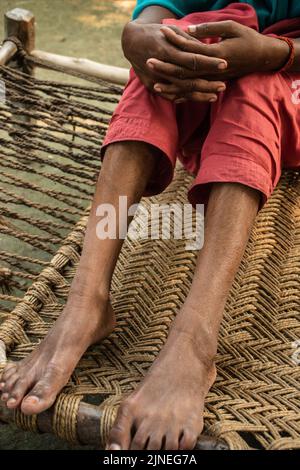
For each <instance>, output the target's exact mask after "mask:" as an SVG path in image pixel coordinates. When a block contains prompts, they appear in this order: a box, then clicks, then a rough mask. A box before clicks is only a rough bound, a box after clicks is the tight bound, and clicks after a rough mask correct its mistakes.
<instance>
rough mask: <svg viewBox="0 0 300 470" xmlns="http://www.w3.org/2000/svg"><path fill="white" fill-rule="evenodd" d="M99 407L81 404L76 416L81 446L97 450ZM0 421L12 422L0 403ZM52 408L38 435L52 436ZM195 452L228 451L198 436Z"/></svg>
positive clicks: (43, 417)
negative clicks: (46, 434)
mask: <svg viewBox="0 0 300 470" xmlns="http://www.w3.org/2000/svg"><path fill="white" fill-rule="evenodd" d="M102 416H103V414H102V409H101V406H95V405H90V404H88V403H84V402H81V403H80V405H79V410H78V415H77V437H78V440H79V442H80V443H81V444H83V445H84V444H85V445H90V446H94V447H96V448H99V445H100V442H101V438H100V422H101V419H102ZM0 421H2V422H4V423H13V422H14V411H13V410H9V409H8V408H7V407H6V406H5V404H4V403H1V402H0ZM52 422H53V408H50V409H49V410H47V411H44V412H43V413H41V414H39V415H38V417H37V426H38V429H39V432H40V433H48V434H53V426H52ZM196 449H197V450H228V446H227V444H226V443H225V442H224V441H222V440H217V439H216V438H214V437H211V436H204V435H203V436H200V438H199V440H198V442H197V445H196Z"/></svg>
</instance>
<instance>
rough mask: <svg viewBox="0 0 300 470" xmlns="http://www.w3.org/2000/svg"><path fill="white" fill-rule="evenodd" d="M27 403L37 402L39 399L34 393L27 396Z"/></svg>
mask: <svg viewBox="0 0 300 470" xmlns="http://www.w3.org/2000/svg"><path fill="white" fill-rule="evenodd" d="M25 401H26V403H37V402H38V401H39V399H38V397H36V396H34V395H32V396H31V397H27V398H25Z"/></svg>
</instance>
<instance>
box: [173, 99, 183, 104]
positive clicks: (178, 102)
mask: <svg viewBox="0 0 300 470" xmlns="http://www.w3.org/2000/svg"><path fill="white" fill-rule="evenodd" d="M184 102H185V98H178V100H175V101H174V103H176V104H180V103H184Z"/></svg>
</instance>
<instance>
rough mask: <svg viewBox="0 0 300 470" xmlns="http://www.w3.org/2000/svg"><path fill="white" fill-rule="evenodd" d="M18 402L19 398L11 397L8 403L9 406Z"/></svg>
mask: <svg viewBox="0 0 300 470" xmlns="http://www.w3.org/2000/svg"><path fill="white" fill-rule="evenodd" d="M16 403H17V400H16V399H15V398H10V399H9V400H8V402H7V403H6V404H7V406H13V405H15V404H16Z"/></svg>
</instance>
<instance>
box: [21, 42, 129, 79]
mask: <svg viewBox="0 0 300 470" xmlns="http://www.w3.org/2000/svg"><path fill="white" fill-rule="evenodd" d="M30 55H31V56H32V57H35V58H37V59H41V60H43V61H45V62H47V65H48V64H49V67H51V65H53V66H59V67H63V68H64V69H65V70H66V71H70V72H75V73H76V72H77V73H82V74H85V75H87V76H90V77H95V78H101V79H102V80H107V81H109V82H111V83H115V84H118V85H126V83H127V81H128V79H129V69H126V68H122V67H114V66H112V65H105V64H100V63H98V62H94V61H92V60H88V59H80V58H78V59H77V58H75V57H68V56H63V55H59V54H52V53H50V52H44V51H39V50H33V51H32V52H31V54H30ZM29 60H30V59H29Z"/></svg>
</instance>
